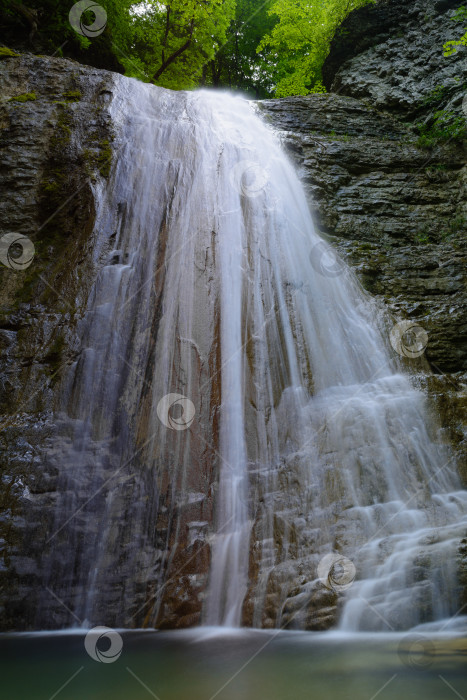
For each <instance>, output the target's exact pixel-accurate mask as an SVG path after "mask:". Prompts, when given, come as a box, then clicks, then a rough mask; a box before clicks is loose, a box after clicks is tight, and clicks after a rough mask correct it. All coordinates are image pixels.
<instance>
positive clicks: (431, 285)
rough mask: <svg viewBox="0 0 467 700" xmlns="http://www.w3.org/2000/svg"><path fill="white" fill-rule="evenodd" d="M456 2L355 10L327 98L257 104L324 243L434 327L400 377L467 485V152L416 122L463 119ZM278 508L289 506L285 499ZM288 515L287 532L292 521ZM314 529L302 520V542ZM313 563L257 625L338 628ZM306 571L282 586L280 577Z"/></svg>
mask: <svg viewBox="0 0 467 700" xmlns="http://www.w3.org/2000/svg"><path fill="white" fill-rule="evenodd" d="M461 5H462V3H459V2H454V1H453V2H449V1H448V2H423V3H422V2H414V3H405V2H399V1H398V0H387V2H385V1H384V0H383V1H382V2H380V3H378V4H377V5H376V6H368V7H366V8H363V9H361V10H358V11H356V12H354V13H352V14H351V15H350V16H349V18H348V19H347V20H346V22H345V23H344V25H343V28H342V30H343V31H342V32H341V35H340V36H339V37H337V38H336V40H335V41H334V44H333V46H332V48H331V53H330V56H329V58H328V60H327V62H326V65H325V69H324V76H325V82H326V84H327V87H328V89H330V90H331V92H330V93H329V94H326V95H312V96H308V97H290V98H285V99H281V100H266V101H263V102H261V103H259V104H258V109H259V111H260V113H261V114H262V115H263V117H264V118H265V119H267V121H268V122H269V123H270V125H271V126H272V127H273V128H274V129H275V130H277V131H278V132H279V134H280V137H281V139H282V141H283V143H284V146H285V147H286V148H287V149H288V151H289V154H290V156H291V158H292V159H293V160H294V161H295V163H296V164H297V166H298V169H299V175H300V178H301V179H302V182H303V183H304V186H305V188H306V190H307V193H308V198H309V201H310V206H311V207H312V210H313V212H314V217H315V222H316V224H317V226H318V227H319V229H320V231H321V233H322V235H323V236H324V237H325V238H326V239H327V240H328V241H329V242H330V243H331V244H332V245H333V246H334V247H335V249H336V250H337V251H338V253H339V255H340V256H341V257H342V258H343V259H344V260H345V261H346V262H347V264H348V265H350V266H351V267H352V268H353V270H354V271H355V273H356V274H357V276H358V278H359V280H360V282H361V284H362V285H363V287H364V288H365V289H366V290H367V291H368V292H369V293H370V294H371V295H372V297H373V298H374V299H376V301H377V303H378V304H380V306H381V308H382V309H383V311H384V313H386V314H389V318H391V317H392V319H393V321H394V322H397V321H399V320H401V319H406V320H408V321H411V322H413V323H414V324H415V325H417V326H420V327H422V328H423V329H425V331H426V332H427V333H428V339H429V342H428V346H427V348H426V352H425V357H426V359H427V360H428V362H429V364H430V366H431V370H432V371H433V374H428V373H426V371H423V372H422V373H420V371H419V370H420V367H419V365H417V364H416V361H414V360H411V359H408V360H407V369H408V370H409V371H413V372H414V373H415V374H414V383H415V384H416V385H417V386H418V387H420V388H421V389H422V390H423V391H424V392H425V393H426V394H427V395H428V396H429V397H430V405H431V407H432V408H431V411H432V415H433V416H434V419H435V421H437V422H438V423H441V425H442V434H441V439H442V440H445V441H446V442H447V443H448V444H450V445H453V446H454V448H455V452H456V455H457V465H458V469H459V471H460V474H461V477H462V480H463V483H464V485H467V470H466V465H467V403H466V389H467V384H466V368H467V311H466V309H467V292H466V262H467V247H466V244H467V206H466V186H467V168H466V144H465V141H462V140H461V139H459V140H455V139H446V140H445V141H439V142H437V143H435V144H434V145H433V147H432V148H429V149H427V148H424V147H422V145H421V144H420V142H419V135H420V132H419V129H418V128H417V124H418V123H420V122H424V121H426V122H427V123H430V121H429V120H430V118H432V115H433V112H434V111H436V110H445V111H448V112H452V113H453V114H455V115H456V118H458V117H461V116H462V115H463V111H462V103H463V100H464V98H465V94H466V86H465V79H466V54H465V49H462V50H461V51H459V52H458V53H457V54H456V55H454V56H453V57H451V58H443V56H442V46H443V43H444V42H445V41H447V40H449V39H452V38H454V37H455V36H458V35H460V25H458V24H457V25H456V24H454V23H453V22H452V21H451V17H452V15H453V10H455V9H456V8H458V7H459V6H461ZM456 30H457V34H456ZM440 66H441V70H440V69H439V67H440ZM439 85H442V86H444V88H443V89H442V90H438V91H437V92H436V91H435V88H436V86H439ZM434 91H435V92H434ZM466 117H467V115H464V118H466ZM326 264H327V265H330V266H331V268H332V270H334V268H333V267H332V266H333V265H335V261H327V263H326V261H324V262H323V270H322V271H321V272H324V274H326ZM332 270H331V271H332ZM288 488H289V487H288ZM259 491H260V492H261V489H259ZM276 502H277V504H278V505H277V506H276V507H279V508H284V507H285V501H284V499H283V497H281V495H280V492H278V493H277V494H276ZM293 510H294V511H295V508H294V509H293ZM303 511H304V514H305V513H306V508H303ZM284 519H285V520H286V522H287V523H288V527H290V522H291V519H293V518H292V513H291V512H289V514H288V516H287V513H286V512H284ZM313 535H314V536H315V537H316V533H315V534H314V533H313V532H310V531H309V526H307V525H306V519H305V520H303V523H302V536H305V537H308V538H310V537H311V538H313ZM258 548H259V545H258ZM336 549H339V546H338V542H337V541H336ZM464 549H465V548H464ZM459 557H460V558H462V557H463V558H464V559H465V552H464V551H461V552H459ZM317 565H318V562H317V561H310V560H309V559H307V560H305V561H303V560H300V559H296V556H294V555H293V553H291V555H290V556H289V557H288V558H287V560H286V561H282V563H281V564H280V565H279V566H275V567H273V566H272V567H271V572H270V575H269V577H268V579H267V581H265V582H264V585H263V588H264V591H265V600H266V604H265V608H264V611H265V612H264V616H265V617H264V619H263V621H262V622H263V624H264V625H265V626H269V625H270V626H275V625H277V624H284V625H286V626H293V624H297V625H298V626H303V625H305V626H306V627H307V628H308V629H323V628H327V627H329V626H332V624H333V623H334V621H335V619H336V616H337V611H338V609H339V608H338V606H339V599H340V595H339V593H338V594H337V595H335V596H334V599H332V596H328V598H329V600H328V599H327V600H326V602H320V603H319V604H316V600H318V599H319V598H320V596H321V595H322V594H323V592H326V590H327V589H326V588H325V587H324V586H323V584H322V582H320V581H317V580H316V570H317ZM464 568H465V567H464ZM287 570H288V574H287V573H285V572H286V571H287ZM291 571H293V573H291ZM300 577H302V579H303V580H302V583H301V584H298V585H297V587H296V590H293V591H288V590H287V583H286V582H287V581H288V580H290V579H291V578H295V579H296V580H297V581H298V582H299V581H300ZM327 592H328V593H329V591H327ZM250 608H251V602H250V603H248V602H247V605H246V606H245V614H246V618H247V619H248V618H249V610H250ZM279 611H280V612H279ZM278 615H279V617H278ZM278 620H280V622H278Z"/></svg>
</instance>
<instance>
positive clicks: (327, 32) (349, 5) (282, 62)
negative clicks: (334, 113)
mask: <svg viewBox="0 0 467 700" xmlns="http://www.w3.org/2000/svg"><path fill="white" fill-rule="evenodd" d="M372 2H374V0H312V1H310V0H295V1H292V0H274V2H273V3H272V5H271V8H270V10H269V11H270V13H271V14H275V15H277V17H278V20H279V21H278V22H277V24H276V25H275V26H274V28H273V30H272V32H271V33H270V34H267V35H266V36H265V37H263V39H262V41H261V43H260V46H259V50H264V49H265V48H269V49H270V50H272V51H273V52H274V55H275V57H276V60H277V83H276V90H275V94H276V97H285V96H286V95H307V94H308V93H310V92H323V91H325V89H324V87H323V85H322V82H321V68H322V66H323V64H324V61H325V59H326V56H327V55H328V53H329V49H330V46H331V41H332V38H333V36H334V34H335V32H336V29H337V28H338V27H339V25H340V24H341V23H342V22H343V20H344V19H345V18H346V17H347V15H348V14H349V13H350V12H352V10H356V9H357V8H358V7H363V5H368V4H370V3H372Z"/></svg>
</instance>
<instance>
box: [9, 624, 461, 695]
mask: <svg viewBox="0 0 467 700" xmlns="http://www.w3.org/2000/svg"><path fill="white" fill-rule="evenodd" d="M119 634H120V636H121V639H122V640H123V647H122V652H121V654H120V656H119V657H118V659H116V660H115V661H113V662H112V663H108V662H106V663H99V662H97V661H95V660H93V659H92V658H91V657H90V656H89V655H88V653H87V652H86V650H85V648H84V639H85V636H86V631H84V630H76V631H73V632H68V633H35V634H15V635H1V636H0V673H1V688H2V696H3V697H5V698H8V700H17V699H20V698H21V700H23V699H29V698H34V699H37V700H42V699H43V700H55V699H56V698H57V700H78V699H79V700H83V698H86V700H120V699H122V700H123V699H124V700H149V698H151V697H152V698H157V699H158V700H188V699H189V700H214V698H219V700H261V699H262V698H265V699H267V700H286V699H287V700H288V699H289V698H290V700H302V699H303V700H305V699H306V700H315V699H316V700H322V699H323V698H332V700H344V699H345V700H347V699H348V700H375V699H376V697H378V698H379V700H394V699H396V698H397V700H410V699H411V698H414V699H417V700H422V699H423V700H432V699H433V700H435V699H436V700H444V699H446V700H454V699H455V698H456V697H457V698H458V699H459V698H461V700H462V699H466V698H467V636H465V635H463V636H459V635H458V636H453V635H450V636H448V635H441V634H431V635H428V634H426V633H424V634H415V633H405V634H398V635H381V634H379V635H367V634H359V635H352V636H350V635H342V634H337V633H325V634H320V633H300V632H297V633H295V632H265V631H251V630H249V631H246V630H228V631H227V630H219V629H213V628H198V629H195V630H190V631H188V632H153V631H141V632H139V631H131V632H127V631H122V630H120V631H119ZM108 643H109V642H108V640H107V645H108ZM99 645H102V646H101V647H100V648H101V650H102V651H103V652H104V653H105V650H106V647H105V640H101V641H100V642H99Z"/></svg>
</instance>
